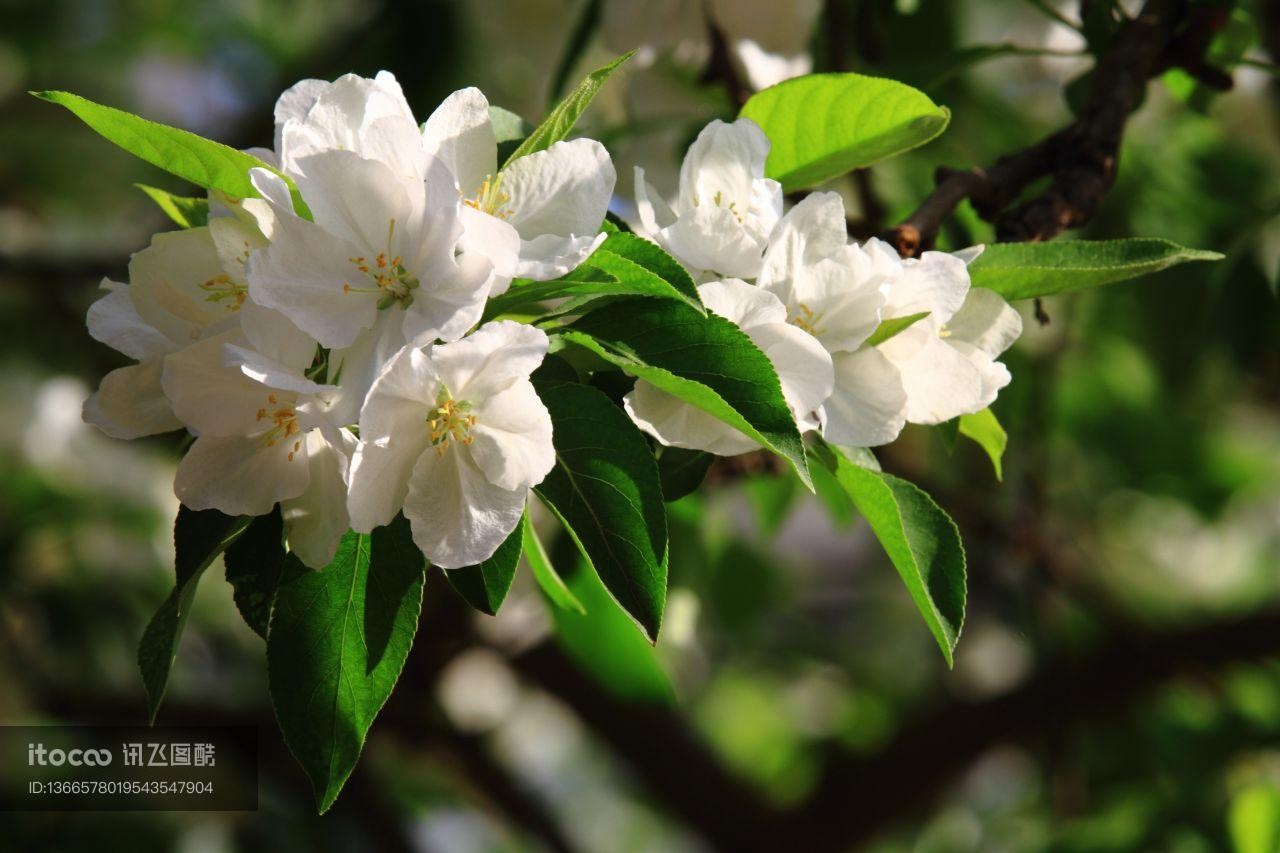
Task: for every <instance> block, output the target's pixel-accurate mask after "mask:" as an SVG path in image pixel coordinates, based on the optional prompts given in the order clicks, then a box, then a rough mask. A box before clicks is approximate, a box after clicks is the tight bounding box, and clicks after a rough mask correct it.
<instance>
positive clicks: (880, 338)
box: [867, 311, 929, 347]
mask: <svg viewBox="0 0 1280 853" xmlns="http://www.w3.org/2000/svg"><path fill="white" fill-rule="evenodd" d="M928 316H929V312H928V311H921V312H920V313H919V314H908V315H907V316H905V317H892V318H890V319H888V320H881V321H880V325H879V326H876V330H875V331H874V332H872V333H871V337H869V338H867V346H870V347H873V346H876V345H877V344H882V343H884V342H885V341H887V340H889V338H892V337H893V336H894V335H896V334H899V333H900V332H905V331H906V330H907V329H909V328H910V327H912V326H914V325H915V324H916V323H917V322H919V321H920V320H923V319H924V318H925V317H928Z"/></svg>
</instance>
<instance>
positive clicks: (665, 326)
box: [559, 298, 812, 488]
mask: <svg viewBox="0 0 1280 853" xmlns="http://www.w3.org/2000/svg"><path fill="white" fill-rule="evenodd" d="M559 334H561V335H563V336H564V338H565V339H566V340H568V341H571V342H572V343H575V344H578V345H580V346H582V347H585V348H587V349H590V350H592V351H593V352H595V353H596V354H597V355H599V356H601V357H602V358H604V359H606V360H607V361H609V362H611V363H613V364H616V365H617V366H619V367H621V368H622V369H623V370H625V371H626V372H627V373H629V374H631V375H632V376H635V377H636V378H637V379H643V380H645V381H647V382H650V383H652V384H653V385H655V386H657V387H658V388H660V389H662V390H663V391H666V392H667V393H668V394H673V395H675V396H676V397H679V398H680V399H681V400H684V401H685V402H686V403H690V404H691V405H694V406H697V407H698V408H700V409H703V410H704V411H706V412H709V413H710V414H712V415H714V416H715V417H717V418H719V419H720V420H722V421H724V422H725V423H727V424H729V425H730V426H731V427H733V428H734V429H737V430H738V431H740V432H742V433H744V434H745V435H747V436H749V437H750V438H753V439H755V440H756V441H758V442H760V444H761V445H763V446H764V447H766V448H768V449H769V450H772V451H774V452H775V453H777V454H779V455H780V456H782V457H783V458H784V459H786V460H787V461H788V462H790V463H791V464H792V465H793V466H794V467H795V469H796V473H797V474H798V475H799V477H800V479H801V481H802V482H804V484H805V485H806V486H809V487H810V488H811V487H812V484H811V481H810V478H809V468H808V465H807V464H806V462H805V457H804V444H803V443H802V441H801V439H800V431H799V429H798V428H797V427H796V422H795V419H794V418H793V417H792V415H791V409H790V408H789V407H788V406H787V403H786V400H784V399H783V397H782V386H781V384H780V383H779V381H778V375H777V373H775V372H774V369H773V364H772V363H771V362H770V361H769V358H768V356H766V355H765V354H764V353H762V352H761V351H760V349H759V348H758V347H757V346H756V345H755V344H754V343H752V341H751V339H750V338H749V337H747V335H746V334H745V333H744V332H743V331H742V330H741V329H739V328H738V327H737V326H736V325H734V324H733V323H731V322H729V321H728V320H726V319H724V318H723V317H719V316H717V315H715V314H708V315H706V316H703V315H701V314H699V313H698V312H697V311H696V310H694V309H693V308H691V307H690V306H688V305H684V304H681V303H679V302H676V301H674V300H659V299H642V298H632V299H620V300H618V301H617V302H614V303H611V304H610V305H608V306H606V307H604V308H600V309H597V310H595V311H593V312H591V313H590V314H587V315H586V316H584V317H581V318H580V319H578V320H576V321H575V322H574V323H573V324H572V325H570V326H569V327H568V328H566V329H564V330H561V332H560V333H559Z"/></svg>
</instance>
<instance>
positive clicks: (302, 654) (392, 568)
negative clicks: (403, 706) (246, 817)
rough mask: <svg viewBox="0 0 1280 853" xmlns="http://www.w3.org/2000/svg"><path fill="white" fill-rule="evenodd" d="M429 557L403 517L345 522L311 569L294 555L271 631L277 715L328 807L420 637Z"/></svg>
mask: <svg viewBox="0 0 1280 853" xmlns="http://www.w3.org/2000/svg"><path fill="white" fill-rule="evenodd" d="M424 566H425V561H424V559H423V556H422V553H421V552H420V551H419V550H418V549H417V547H416V546H415V545H414V543H413V539H412V538H411V536H410V533H409V525H408V522H406V521H405V520H404V518H403V516H401V517H398V518H397V519H396V520H395V521H393V522H392V523H391V524H390V525H388V526H386V527H380V528H378V529H377V530H375V531H374V532H373V533H372V534H362V533H353V532H348V533H347V534H346V535H345V536H344V537H342V542H341V544H340V545H339V546H338V553H337V556H335V557H334V558H333V562H331V563H330V564H329V565H328V566H326V567H325V568H323V569H321V570H320V571H312V570H311V569H308V568H307V567H306V566H304V565H303V564H302V563H301V562H300V561H299V560H298V559H297V558H295V557H292V556H290V558H289V560H288V563H287V564H286V566H285V571H284V575H283V577H282V578H281V580H280V587H279V589H278V590H277V592H276V601H275V609H274V611H273V613H272V616H271V630H270V631H269V632H268V634H267V679H268V681H269V683H270V687H271V701H272V704H273V705H274V706H275V712H276V720H277V721H278V722H279V723H280V730H281V732H283V733H284V739H285V742H286V743H287V744H288V745H289V749H290V751H292V752H293V755H294V757H295V758H297V759H298V763H299V764H301V765H302V767H303V769H304V770H306V772H307V775H308V776H309V777H310V778H311V784H312V785H313V786H314V788H315V793H316V802H317V806H318V808H319V811H320V812H321V813H323V812H325V811H327V810H328V808H329V807H330V806H331V805H333V801H334V800H335V799H336V798H337V796H338V792H339V791H341V790H342V786H343V784H344V783H345V782H346V780H347V777H348V776H350V775H351V770H352V768H353V767H355V763H356V761H357V760H358V759H359V757H360V750H361V749H362V747H363V746H364V739H365V735H366V734H367V733H368V731H369V726H370V725H371V724H372V723H373V718H374V717H375V716H376V715H377V713H378V711H379V710H380V709H381V708H382V705H383V703H385V702H386V701H387V697H388V696H390V695H391V690H392V688H393V687H394V686H395V683H396V679H398V678H399V677H400V671H401V669H402V668H403V667H404V662H405V659H406V658H407V657H408V654H409V648H410V646H412V645H413V636H414V633H415V632H416V631H417V627H418V613H419V611H420V610H421V608H422V585H423V578H424Z"/></svg>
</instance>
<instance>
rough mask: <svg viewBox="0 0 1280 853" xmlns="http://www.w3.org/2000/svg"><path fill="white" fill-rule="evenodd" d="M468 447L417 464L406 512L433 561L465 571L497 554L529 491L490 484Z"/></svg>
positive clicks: (420, 544)
mask: <svg viewBox="0 0 1280 853" xmlns="http://www.w3.org/2000/svg"><path fill="white" fill-rule="evenodd" d="M463 449H464V448H462V447H451V448H450V449H449V450H447V451H445V452H444V453H443V454H442V455H441V456H436V454H435V453H434V452H433V453H424V454H422V457H421V458H420V459H419V460H418V464H417V465H416V466H414V469H413V476H412V478H411V479H410V482H409V493H408V495H407V496H406V498H405V501H404V514H405V516H407V517H408V519H409V525H410V527H411V529H412V530H413V541H414V542H416V543H417V545H418V547H419V548H421V549H422V553H423V554H425V555H426V556H427V559H428V560H430V561H431V562H432V563H434V564H436V565H437V566H440V567H441V568H443V569H460V568H462V567H464V566H470V565H474V564H476V563H479V562H482V561H483V560H487V559H488V558H489V557H492V556H493V553H494V551H496V550H498V546H499V545H501V544H502V542H503V540H505V539H506V538H507V536H509V535H510V534H511V531H513V530H515V529H516V525H517V524H519V523H520V516H521V515H523V514H524V505H525V500H526V499H527V498H528V495H529V490H528V489H525V488H520V489H514V490H511V489H503V488H501V487H499V486H495V485H494V484H493V483H490V482H489V480H488V479H487V478H486V477H485V475H484V473H483V472H482V471H481V470H480V469H479V468H478V467H477V466H476V464H475V462H473V461H472V459H471V455H470V454H469V453H463V452H459V451H461V450H463Z"/></svg>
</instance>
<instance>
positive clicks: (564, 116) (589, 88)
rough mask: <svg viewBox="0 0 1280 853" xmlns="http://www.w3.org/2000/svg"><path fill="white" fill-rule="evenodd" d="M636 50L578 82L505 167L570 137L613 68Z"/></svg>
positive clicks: (508, 160) (512, 154) (507, 160)
mask: <svg viewBox="0 0 1280 853" xmlns="http://www.w3.org/2000/svg"><path fill="white" fill-rule="evenodd" d="M633 53H635V51H634V50H633V51H631V52H630V53H624V54H623V55H622V56H619V57H618V58H617V59H615V60H613V61H612V62H610V63H609V64H608V65H605V66H604V67H602V68H597V69H596V70H595V71H592V72H591V73H590V74H588V75H587V76H586V77H584V78H582V82H580V83H578V87H577V88H576V89H574V90H573V91H572V92H570V93H569V94H568V95H566V96H565V98H564V100H562V101H561V102H560V103H558V104H556V106H555V109H553V110H552V111H551V112H550V113H548V114H547V117H546V118H545V119H543V120H542V124H540V125H538V126H537V128H535V129H534V131H533V133H530V134H529V135H528V136H527V137H526V138H525V140H524V142H522V143H520V147H519V148H517V149H516V150H515V151H513V152H512V153H511V156H510V157H508V158H507V159H506V160H505V161H503V164H502V165H503V168H506V167H507V166H508V165H510V164H511V162H512V161H513V160H518V159H519V158H521V157H524V156H526V155H528V154H533V153H534V152H537V151H542V150H543V149H545V148H550V147H551V146H552V145H554V144H555V143H557V142H559V141H560V140H562V139H567V138H568V137H569V134H570V133H572V132H573V127H574V125H576V124H577V123H578V119H579V118H581V116H582V114H583V113H584V112H586V110H587V107H588V106H589V105H590V104H591V101H592V99H593V98H595V96H596V94H597V93H599V91H600V89H601V87H602V86H604V84H605V81H606V80H608V79H609V77H610V75H612V74H613V72H614V71H616V70H618V66H620V65H622V63H624V62H626V61H627V60H628V59H630V58H631V55H632V54H633Z"/></svg>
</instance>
